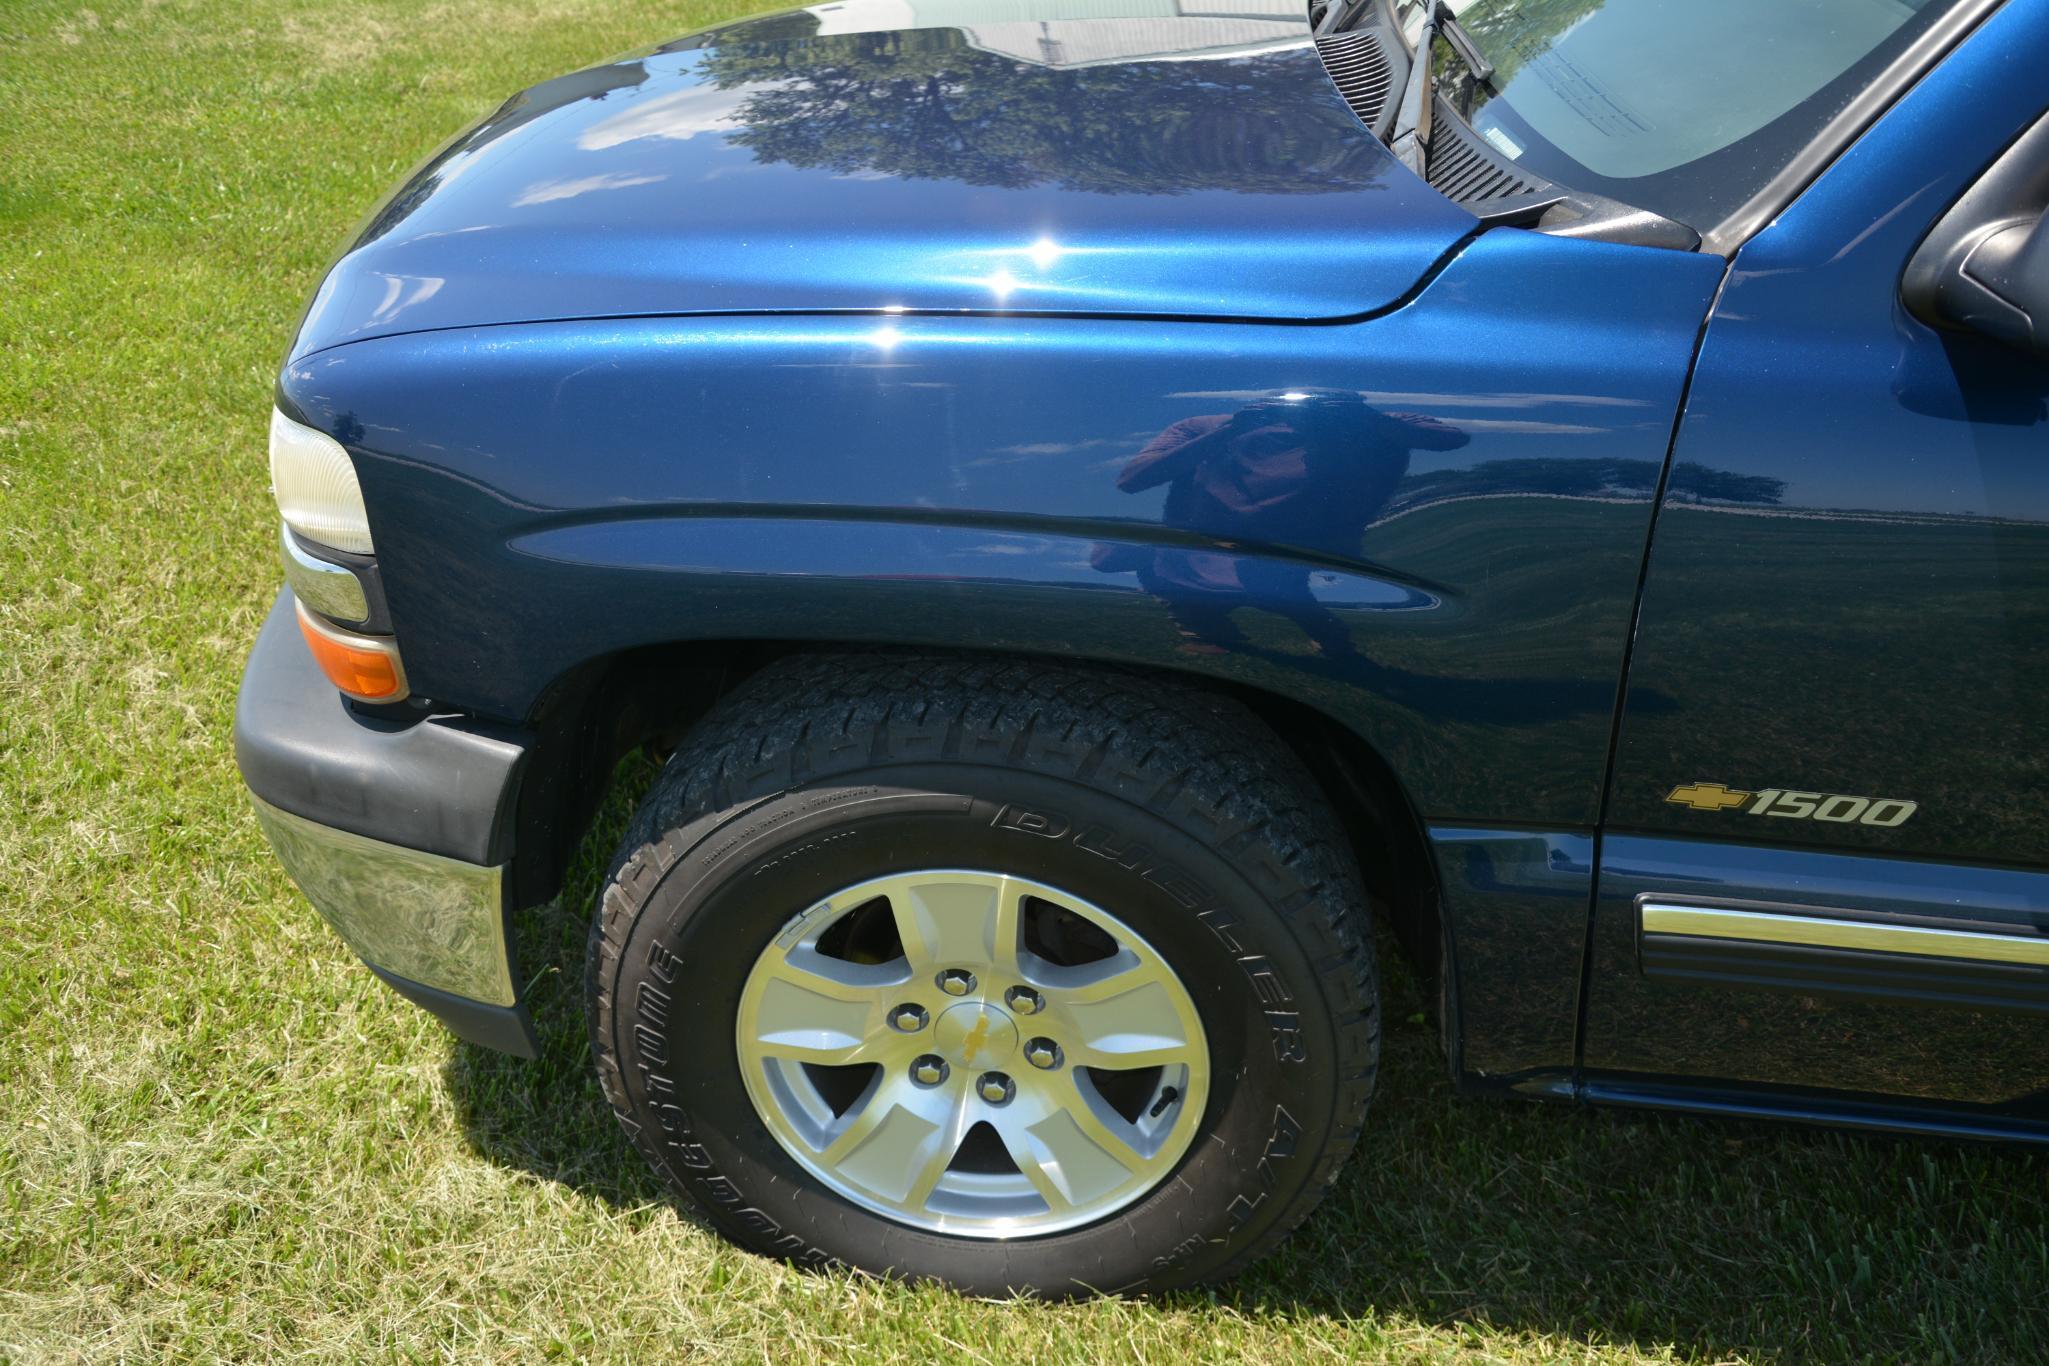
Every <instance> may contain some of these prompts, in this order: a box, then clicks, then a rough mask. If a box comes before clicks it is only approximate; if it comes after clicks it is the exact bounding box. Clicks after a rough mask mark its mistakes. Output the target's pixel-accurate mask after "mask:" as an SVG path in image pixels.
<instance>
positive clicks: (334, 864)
mask: <svg viewBox="0 0 2049 1366" xmlns="http://www.w3.org/2000/svg"><path fill="white" fill-rule="evenodd" d="M250 800H251V801H252V802H254V803H255V806H256V820H257V823H258V824H259V825H261V826H262V827H263V833H264V835H265V836H266V837H267V838H268V839H269V840H270V844H271V848H273V849H274V850H276V851H277V856H278V861H279V862H280V863H282V864H284V866H285V871H286V872H288V873H290V874H291V876H292V880H293V881H294V882H296V883H298V884H299V887H300V890H302V891H304V892H305V893H306V899H307V900H308V901H311V902H312V903H313V908H314V909H315V910H317V911H319V912H320V915H321V918H322V919H324V920H326V921H327V923H328V924H329V925H331V926H333V927H334V930H335V933H337V934H339V935H340V936H341V937H342V939H343V940H345V941H346V942H347V943H348V946H349V947H350V948H352V949H354V950H355V951H356V954H357V955H358V956H359V957H360V958H362V959H363V961H364V962H366V963H368V964H370V965H371V966H372V967H377V968H382V969H383V970H384V971H386V972H388V973H391V974H392V975H394V976H397V977H403V978H405V979H406V980H407V981H410V982H417V983H419V984H420V985H422V986H428V987H434V988H437V989H438V990H441V991H446V992H449V993H451V994H453V995H456V996H462V997H466V998H468V999H469V1000H473V1001H481V1002H484V1003H485V1004H487V1005H495V1006H510V1005H513V1004H515V1003H516V1002H517V1000H518V992H517V990H516V989H515V988H514V985H513V980H512V955H511V952H510V947H509V945H508V944H507V942H506V937H505V904H504V876H505V869H504V867H503V866H499V867H488V868H487V867H484V866H482V865H480V864H475V863H464V862H463V861H462V860H460V859H452V858H447V857H444V856H443V855H440V854H429V853H425V852H423V851H421V850H418V849H407V848H404V847H402V846H400V845H396V844H386V843H384V842H383V841H382V840H373V839H370V838H368V837H367V836H364V835H357V834H352V833H350V832H349V831H346V830H339V829H336V828H335V827H333V826H329V825H322V824H320V823H319V822H317V821H310V820H307V819H306V818H305V817H303V816H295V815H293V814H292V813H291V812H289V811H283V810H280V809H279V808H277V807H275V806H272V805H271V804H270V803H268V802H266V801H264V800H263V799H262V798H261V797H258V796H256V795H255V794H253V793H252V794H251V795H250Z"/></svg>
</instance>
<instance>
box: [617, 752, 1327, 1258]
mask: <svg viewBox="0 0 2049 1366" xmlns="http://www.w3.org/2000/svg"><path fill="white" fill-rule="evenodd" d="M661 838H662V839H663V840H664V842H665V844H666V845H667V850H666V852H667V853H668V854H669V855H670V856H671V857H670V860H669V861H668V862H667V866H666V868H665V870H664V871H663V873H662V874H661V876H660V877H659V878H658V879H657V880H656V881H655V882H654V883H653V885H652V886H651V887H650V888H649V889H648V890H647V891H646V893H645V895H644V897H643V898H642V900H641V903H640V905H639V906H638V908H637V909H636V910H635V911H634V913H633V915H632V919H631V922H630V925H629V928H628V929H627V930H626V932H625V936H624V939H623V941H622V943H621V951H620V953H619V954H618V956H617V959H616V961H615V966H614V967H613V971H614V973H615V980H614V981H613V982H612V983H611V984H610V986H611V990H609V991H606V992H603V993H601V994H600V998H599V999H600V1000H602V1001H608V1002H610V1003H611V1009H610V1010H609V1011H606V1010H602V1009H601V1010H600V1012H599V1016H598V1018H596V1019H595V1020H594V1022H593V1023H594V1027H595V1028H596V1029H597V1030H598V1032H599V1042H600V1046H601V1047H603V1048H607V1049H609V1050H610V1051H611V1053H612V1055H613V1056H615V1057H616V1058H617V1059H618V1060H619V1064H620V1065H619V1078H618V1081H619V1085H620V1087H621V1088H622V1089H623V1092H624V1095H625V1099H626V1101H627V1111H628V1118H629V1127H630V1128H632V1129H633V1130H634V1131H635V1137H636V1141H637V1142H638V1143H639V1144H640V1146H641V1147H642V1148H643V1150H644V1151H646V1152H647V1154H648V1156H649V1157H650V1158H651V1159H652V1160H653V1161H654V1162H655V1164H656V1165H657V1167H658V1168H659V1169H660V1170H661V1171H662V1172H663V1173H664V1174H665V1175H666V1176H667V1177H668V1178H669V1180H670V1181H671V1182H672V1183H674V1184H675V1185H677V1186H678V1187H679V1188H681V1189H683V1190H685V1191H686V1192H688V1193H689V1194H690V1195H692V1196H693V1197H694V1198H695V1199H696V1200H697V1202H698V1203H699V1204H701V1205H702V1206H703V1207H704V1208H705V1209H706V1210H707V1211H708V1212H709V1213H710V1215H711V1217H712V1218H713V1220H714V1221H715V1222H716V1223H717V1224H718V1225H719V1226H720V1228H721V1229H722V1230H724V1231H725V1232H727V1233H728V1234H730V1235H731V1236H733V1237H735V1238H737V1239H739V1240H740V1241H742V1242H744V1243H746V1244H748V1245H750V1246H753V1247H756V1248H758V1249H760V1250H763V1251H766V1252H770V1253H773V1254H776V1255H780V1256H783V1257H787V1258H790V1259H791V1260H794V1261H798V1262H802V1263H810V1264H830V1263H845V1264H849V1265H858V1266H862V1267H865V1268H869V1269H874V1270H886V1271H890V1272H894V1273H896V1274H900V1275H907V1276H911V1277H914V1278H916V1277H936V1278H944V1279H945V1280H947V1281H948V1282H950V1283H952V1284H954V1285H956V1286H959V1287H961V1288H963V1289H967V1290H970V1291H974V1292H977V1293H1008V1292H1013V1291H1036V1292H1040V1293H1050V1294H1061V1293H1079V1292H1085V1291H1098V1292H1109V1291H1130V1290H1134V1289H1139V1288H1146V1287H1162V1286H1166V1285H1173V1284H1182V1283H1185V1282H1188V1281H1192V1280H1200V1279H1202V1278H1203V1276H1204V1275H1205V1273H1206V1271H1207V1270H1209V1269H1210V1268H1214V1267H1220V1266H1223V1265H1225V1264H1227V1263H1229V1262H1231V1261H1232V1260H1233V1259H1234V1258H1235V1257H1237V1256H1238V1255H1239V1254H1240V1253H1241V1252H1242V1251H1243V1250H1244V1249H1245V1248H1246V1247H1247V1246H1249V1245H1250V1244H1252V1243H1254V1242H1256V1241H1257V1240H1259V1239H1260V1238H1261V1237H1262V1236H1263V1235H1264V1234H1265V1233H1266V1231H1267V1230H1268V1229H1269V1228H1270V1227H1271V1226H1272V1224H1273V1223H1274V1222H1275V1221H1276V1220H1277V1219H1280V1218H1282V1217H1284V1214H1285V1212H1286V1211H1287V1210H1288V1209H1289V1208H1290V1207H1291V1206H1292V1205H1294V1203H1295V1199H1296V1197H1297V1196H1298V1195H1299V1193H1300V1191H1301V1188H1302V1186H1303V1185H1304V1184H1305V1183H1306V1182H1308V1181H1309V1180H1310V1179H1312V1175H1313V1173H1314V1170H1315V1168H1316V1165H1317V1155H1318V1153H1319V1151H1320V1150H1321V1148H1322V1147H1323V1145H1324V1144H1325V1142H1326V1141H1327V1137H1328V1135H1329V1132H1330V1129H1331V1127H1332V1124H1333V1120H1334V1116H1333V1110H1334V1106H1335V1102H1336V1096H1337V1094H1338V1091H1339V1084H1340V1078H1339V1075H1338V1073H1339V1069H1340V1067H1341V1063H1342V1060H1341V1057H1340V1045H1339V1040H1338V1037H1337V1028H1336V1024H1335V1022H1334V1020H1333V1019H1332V1016H1331V1012H1330V1010H1329V1008H1328V1006H1327V1004H1326V1003H1325V1000H1324V996H1323V991H1322V984H1321V978H1320V973H1319V970H1318V964H1317V963H1316V962H1315V961H1314V959H1313V958H1312V955H1311V954H1310V952H1308V951H1307V950H1306V949H1305V947H1304V946H1303V945H1302V944H1301V943H1300V942H1298V940H1297V938H1296V936H1295V934H1294V933H1293V932H1292V931H1291V929H1290V926H1289V923H1288V921H1287V920H1286V919H1285V918H1284V917H1283V916H1282V915H1281V914H1280V913H1279V912H1277V911H1276V910H1275V909H1274V903H1275V902H1276V901H1277V900H1283V899H1284V898H1286V897H1288V896H1289V895H1290V893H1291V891H1295V892H1299V889H1298V888H1295V887H1294V886H1293V884H1292V882H1291V881H1290V880H1289V879H1288V878H1287V876H1286V872H1285V870H1284V869H1282V868H1281V867H1279V866H1278V864H1277V863H1275V862H1273V861H1272V859H1271V855H1269V854H1267V853H1265V851H1264V849H1263V846H1261V845H1260V844H1259V843H1258V842H1257V841H1245V842H1244V847H1243V848H1242V849H1240V850H1238V851H1237V852H1236V857H1235V859H1234V858H1232V857H1227V856H1226V855H1225V854H1223V853H1221V852H1219V851H1218V850H1216V849H1213V848H1211V847H1209V845H1207V844H1206V843H1205V842H1204V841H1202V840H1200V839H1198V838H1196V837H1195V836H1194V835H1193V834H1191V833H1190V832H1188V831H1186V830H1184V829H1182V828H1180V827H1179V826H1177V825H1176V824H1174V823H1173V822H1171V821H1169V820H1167V819H1165V818H1163V817H1162V816H1160V815H1158V814H1156V813H1154V812H1153V811H1151V810H1148V809H1146V808H1145V807H1142V806H1140V805H1138V804H1136V803H1135V802H1133V801H1130V800H1126V799H1124V798H1121V797H1118V796H1114V795H1111V794H1109V793H1106V792H1103V791H1101V790H1098V789H1096V788H1093V787H1089V786H1085V785H1083V784H1081V783H1079V782H1076V781H1073V780H1070V779H1063V778H1058V777H1054V776H1051V775H1046V774H1039V773H1032V772H1025V771H1018V770H1013V769H1007V768H1002V767H996V766H991V765H980V764H965V763H953V764H934V765H923V766H910V765H906V766H890V767H887V768H878V769H872V770H868V771H865V772H855V773H850V774H845V775H841V776H838V777H835V778H832V779H830V780H827V781H820V782H814V783H811V784H808V785H806V786H803V787H798V788H794V789H790V790H787V791H781V792H776V793H773V794H770V795H767V796H765V797H761V798H758V799H747V798H742V799H740V800H737V801H734V802H733V803H732V804H731V805H730V806H729V807H728V808H727V809H726V810H724V811H722V812H718V813H711V814H707V815H702V816H698V817H696V818H694V819H686V820H684V821H683V822H682V823H681V824H680V825H679V827H678V828H676V829H675V830H672V831H670V832H669V833H668V834H667V835H666V836H662V837H661ZM937 851H943V852H937ZM931 868H961V869H969V870H975V871H984V872H997V873H1008V874H1012V875H1017V876H1023V877H1028V878H1031V879H1033V880H1035V881H1039V882H1042V883H1045V884H1047V885H1049V886H1051V887H1054V888H1058V889H1060V890H1062V891H1065V892H1068V893H1071V894H1073V895H1075V896H1077V897H1080V898H1081V899H1083V900H1085V901H1088V902H1091V903H1093V904H1094V905H1096V906H1099V907H1101V908H1102V909H1103V910H1105V911H1107V912H1109V913H1110V914H1111V915H1114V916H1116V917H1117V918H1118V919H1119V920H1121V921H1123V922H1124V923H1125V924H1126V925H1128V926H1129V927H1130V928H1131V929H1132V930H1133V931H1134V932H1136V933H1137V934H1138V935H1140V936H1141V937H1142V938H1144V939H1145V940H1146V941H1147V942H1148V943H1150V944H1151V945H1152V946H1153V948H1154V949H1155V950H1156V951H1158V952H1159V953H1160V954H1161V955H1162V956H1163V957H1164V958H1165V959H1166V961H1167V962H1168V964H1169V965H1170V966H1171V967H1172V968H1173V970H1174V971H1175V973H1176V974H1177V975H1178V976H1179V977H1180V978H1181V981H1182V983H1183V985H1184V986H1185V987H1186V988H1187V990H1188V991H1189V993H1190V996H1191V997H1192V999H1193V1000H1194V1002H1195V1005H1196V1008H1197V1011H1198V1013H1199V1014H1200V1016H1201V1019H1202V1023H1203V1029H1204V1031H1205V1034H1206V1036H1207V1040H1208V1044H1209V1049H1210V1088H1209V1095H1208V1098H1207V1102H1206V1106H1205V1114H1204V1117H1203V1120H1202V1123H1201V1125H1200V1127H1199V1129H1198V1132H1197V1135H1196V1137H1195V1139H1194V1141H1193V1143H1192V1144H1191V1146H1190V1149H1189V1151H1188V1152H1187V1153H1186V1154H1185V1155H1184V1156H1183V1157H1182V1159H1181V1161H1180V1163H1179V1165H1178V1166H1177V1168H1176V1169H1175V1171H1174V1172H1173V1173H1172V1174H1170V1175H1169V1176H1168V1177H1167V1178H1165V1179H1164V1180H1163V1181H1162V1182H1161V1183H1160V1184H1159V1185H1158V1186H1156V1187H1155V1188H1154V1189H1153V1190H1152V1191H1150V1192H1148V1193H1147V1194H1146V1195H1145V1196H1143V1197H1141V1198H1140V1199H1139V1200H1137V1201H1136V1202H1134V1203H1133V1204H1131V1205H1128V1206H1126V1207H1125V1208H1124V1209H1122V1210H1120V1211H1118V1212H1116V1213H1115V1214H1112V1215H1109V1216H1106V1217H1105V1218H1104V1219H1102V1220H1099V1221H1097V1222H1095V1223H1093V1224H1090V1225H1086V1226H1084V1227H1082V1228H1079V1229H1073V1230H1067V1231H1063V1232H1059V1233H1052V1234H1046V1235H1042V1236H1036V1237H1024V1238H1018V1239H1012V1240H1003V1241H998V1240H989V1239H964V1238H960V1237H946V1236H940V1235H935V1234H930V1233H925V1232H921V1231H919V1230H917V1229H914V1228H911V1227H909V1226H908V1225H905V1224H901V1223H898V1222H896V1221H895V1220H892V1219H889V1218H887V1217H885V1216H882V1215H879V1214H876V1213H874V1212H871V1211H869V1210H866V1209H863V1208H861V1207H860V1206H858V1205H855V1204H853V1203H852V1202H850V1201H847V1200H844V1199H842V1198H841V1197H839V1196H837V1195H834V1194H833V1193H831V1192H830V1191H828V1190H826V1189H824V1188H823V1187H821V1186H820V1185H819V1183H818V1182H817V1181H816V1179H815V1178H814V1177H813V1176H811V1175H810V1174H809V1173H808V1172H806V1171H805V1170H804V1169H803V1168H802V1167H801V1166H799V1165H798V1163H797V1162H796V1161H795V1160H794V1159H793V1158H792V1157H791V1156H790V1155H789V1154H788V1153H787V1152H785V1151H784V1149H783V1148H782V1147H781V1146H780V1144H779V1143H778V1142H777V1140H776V1139H775V1138H774V1137H773V1136H772V1135H771V1134H770V1133H769V1131H768V1130H767V1128H766V1126H765V1125H764V1124H763V1123H762V1121H761V1119H760V1117H759V1115H758V1114H757V1112H756V1110H755V1108H754V1105H753V1102H752V1101H751V1099H750V1098H749V1096H748V1094H747V1090H746V1087H745V1084H744V1082H743V1080H742V1078H741V1074H740V1065H739V1061H738V1057H737V1052H736V1043H735V1021H736V1019H737V1017H738V1010H739V1000H740V994H741V991H742V988H743V986H744V983H745V981H746V978H747V976H748V974H749V973H750V972H751V971H752V969H753V967H754V964H755V962H756V960H757V958H758V957H759V955H760V954H761V952H762V951H763V950H764V949H765V948H766V947H767V946H768V945H769V944H770V943H771V942H772V941H773V940H774V938H775V937H776V935H777V934H778V933H779V932H780V931H781V930H782V929H783V927H784V926H785V925H787V924H788V922H789V921H790V920H791V919H792V918H793V917H795V916H798V915H800V914H802V913H803V912H804V911H805V910H807V909H808V908H810V907H811V906H813V905H815V904H817V903H818V902H819V901H820V900H822V899H824V898H825V897H827V896H830V895H831V894H833V893H835V892H837V891H840V890H842V889H843V888H846V887H848V886H851V885H854V884H856V883H859V882H863V881H866V880H868V879H870V878H874V877H881V876H885V875H888V874H892V873H901V872H909V871H915V870H919V869H931Z"/></svg>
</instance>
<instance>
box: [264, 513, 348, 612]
mask: <svg viewBox="0 0 2049 1366" xmlns="http://www.w3.org/2000/svg"><path fill="white" fill-rule="evenodd" d="M277 534H278V541H279V543H280V545H281V546H282V548H283V549H282V554H283V557H284V562H285V582H286V583H288V584H290V585H291V587H292V594H293V596H295V597H297V598H298V599H299V601H300V602H303V603H305V604H306V605H307V606H308V607H310V608H312V609H313V610H314V611H316V612H318V613H320V615H322V616H324V617H330V618H332V619H333V620H335V621H340V622H347V623H349V624H350V625H356V624H359V623H361V622H365V621H368V620H369V619H370V599H369V597H368V596H366V595H365V594H364V592H363V585H362V583H361V581H359V580H358V579H357V578H356V576H355V575H354V574H353V573H351V572H350V571H348V570H347V569H344V568H343V567H342V566H340V565H338V564H329V563H328V562H327V561H326V560H319V559H315V558H314V557H313V556H311V555H308V554H307V553H306V552H305V550H304V549H303V548H302V547H301V546H300V545H299V543H298V542H297V541H295V540H293V539H292V529H291V528H290V527H288V526H286V525H285V524H284V523H283V522H279V523H278V528H277Z"/></svg>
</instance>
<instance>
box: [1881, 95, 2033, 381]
mask: <svg viewBox="0 0 2049 1366" xmlns="http://www.w3.org/2000/svg"><path fill="white" fill-rule="evenodd" d="M2045 211H2049V118H2044V119H2042V120H2041V121H2039V122H2037V123H2036V124H2035V125H2034V127H2032V128H2030V129H2029V130H2028V131H2027V132H2026V133H2023V134H2022V135H2021V136H2020V138H2019V139H2018V140H2016V141H2015V142H2014V144H2013V146H2011V147H2009V148H2008V149H2007V150H2006V151H2005V152H2004V153H2003V154H2002V155H2001V156H2000V158H1999V160H1998V161H1996V162H1994V163H1993V165H1992V167H1991V169H1989V170H1988V171H1986V173H1985V174H1984V175H1983V176H1981V177H1980V178H1979V180H1978V182H1977V183H1976V184H1975V185H1973V186H1972V187H1971V188H1970V189H1969V190H1966V191H1965V192H1964V195H1963V197H1962V198H1961V199H1959V200H1957V202H1956V204H1955V205H1954V206H1953V207H1952V208H1951V209H1950V211H1949V212H1948V213H1946V214H1944V215H1943V216H1942V219H1941V221H1939V222H1938V223H1937V224H1936V225H1935V227H1934V229H1933V230H1932V231H1931V232H1930V233H1929V234H1928V237H1927V239H1926V240H1925V241H1923V242H1922V244H1921V246H1920V249H1919V250H1918V251H1916V252H1915V253H1914V256H1913V259H1912V260H1911V261H1909V262H1908V263H1907V272H1906V275H1905V276H1904V277H1903V278H1902V280H1901V281H1900V295H1901V298H1902V300H1903V301H1904V302H1905V303H1906V306H1907V309H1908V311H1909V312H1911V313H1913V315H1914V316H1915V317H1917V318H1919V319H1920V320H1921V321H1923V322H1925V323H1927V324H1928V325H1929V326H1931V327H1940V328H1945V329H1948V330H1951V331H1969V332H1977V333H1980V334H1981V335H1984V336H1988V337H1992V338H1995V339H1996V340H1999V341H2002V342H2005V343H2007V344H2008V345H2010V346H2016V347H2019V348H2021V349H2022V350H2026V351H2031V352H2033V353H2035V354H2036V355H2039V356H2044V357H2049V228H2045V227H2044V213H2045Z"/></svg>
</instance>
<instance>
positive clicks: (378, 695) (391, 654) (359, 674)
mask: <svg viewBox="0 0 2049 1366" xmlns="http://www.w3.org/2000/svg"><path fill="white" fill-rule="evenodd" d="M293 605H294V606H295V607H297V608H298V609H299V633H300V634H301V635H303V636H305V637H306V645H307V647H308V648H309V649H311V650H312V651H313V660H314V662H315V663H316V664H318V665H319V666H320V672H322V673H324V674H326V675H327V681H328V682H330V683H332V684H334V686H335V687H337V688H340V689H341V690H342V691H343V692H344V693H346V694H348V695H349V696H350V697H353V698H355V699H356V700H357V701H358V702H397V701H399V700H401V699H403V698H404V697H405V695H406V671H405V666H404V665H402V664H400V663H399V660H398V646H397V644H396V643H395V642H393V641H392V639H391V638H390V637H389V636H366V635H359V634H357V633H356V632H354V631H344V630H342V629H341V628H340V627H339V626H332V625H329V624H328V623H327V622H325V621H322V620H321V619H320V618H319V617H316V616H314V615H313V614H312V613H311V612H309V611H307V610H306V604H305V603H303V602H298V601H296V600H294V603H293Z"/></svg>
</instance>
